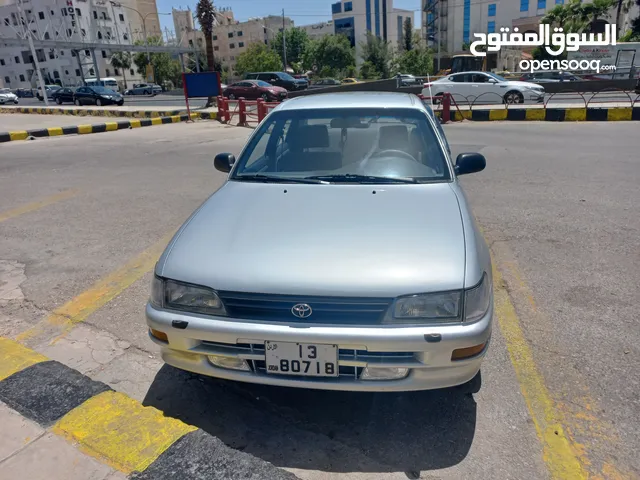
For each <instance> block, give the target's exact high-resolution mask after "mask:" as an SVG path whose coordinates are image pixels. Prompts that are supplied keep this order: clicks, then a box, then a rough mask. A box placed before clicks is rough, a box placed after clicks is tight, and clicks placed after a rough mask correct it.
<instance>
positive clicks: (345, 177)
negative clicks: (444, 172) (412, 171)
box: [304, 173, 420, 183]
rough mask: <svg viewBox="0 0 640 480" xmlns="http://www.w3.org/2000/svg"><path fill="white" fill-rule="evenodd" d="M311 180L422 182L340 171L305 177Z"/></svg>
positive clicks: (413, 179) (412, 179)
mask: <svg viewBox="0 0 640 480" xmlns="http://www.w3.org/2000/svg"><path fill="white" fill-rule="evenodd" d="M304 178H305V179H309V180H325V181H327V182H358V183H420V182H419V181H418V180H416V179H415V178H405V177H378V176H375V175H359V174H357V173H340V174H336V175H314V176H312V177H304Z"/></svg>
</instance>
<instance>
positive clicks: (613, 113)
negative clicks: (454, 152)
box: [438, 107, 640, 122]
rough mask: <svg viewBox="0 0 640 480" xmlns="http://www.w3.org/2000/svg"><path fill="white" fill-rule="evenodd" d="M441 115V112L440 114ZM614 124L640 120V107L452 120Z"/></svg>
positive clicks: (522, 111) (460, 113) (509, 112)
mask: <svg viewBox="0 0 640 480" xmlns="http://www.w3.org/2000/svg"><path fill="white" fill-rule="evenodd" d="M438 113H440V112H438ZM463 119H464V120H472V121H476V122H486V121H509V120H512V121H543V122H544V121H546V122H613V121H629V120H640V107H615V108H601V107H600V108H595V107H594V108H508V109H506V108H505V109H500V110H452V111H451V120H452V121H454V122H457V121H460V120H463Z"/></svg>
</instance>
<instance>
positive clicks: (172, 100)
mask: <svg viewBox="0 0 640 480" xmlns="http://www.w3.org/2000/svg"><path fill="white" fill-rule="evenodd" d="M593 97H595V98H593ZM639 97H640V95H638V94H635V93H633V92H630V93H629V94H628V95H627V94H625V93H622V92H602V93H599V94H597V95H595V94H593V93H584V94H577V93H558V94H555V95H553V96H551V95H546V97H545V98H546V99H548V100H549V105H553V104H565V103H568V104H581V103H582V104H585V103H586V102H591V101H593V102H595V103H599V102H604V103H608V102H633V101H635V100H636V99H637V98H639ZM592 98H593V100H591V99H592ZM455 99H456V101H458V103H460V104H461V105H464V104H465V102H464V100H462V99H461V98H458V96H456V97H455ZM471 101H473V100H471ZM205 103H206V100H205V99H200V98H195V99H190V100H189V105H190V106H191V107H192V108H198V107H203V106H204V105H205ZM499 103H501V102H500V101H499V99H498V97H497V96H495V98H494V95H486V96H484V97H482V98H480V99H478V100H477V102H476V104H478V105H487V104H499ZM536 103H537V102H533V101H530V100H526V101H525V104H526V105H532V104H536ZM124 104H125V105H126V106H136V107H140V108H144V107H145V106H147V107H149V106H153V107H159V106H162V107H167V108H173V107H183V108H185V102H184V98H183V97H180V96H175V95H156V96H155V97H143V96H125V97H124ZM20 105H22V106H26V107H30V106H35V107H43V106H44V102H41V101H39V100H38V99H37V98H21V99H20ZM51 105H52V106H54V105H55V103H54V102H51ZM116 108H117V107H116Z"/></svg>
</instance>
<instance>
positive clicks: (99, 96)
mask: <svg viewBox="0 0 640 480" xmlns="http://www.w3.org/2000/svg"><path fill="white" fill-rule="evenodd" d="M73 103H75V104H76V105H86V104H93V105H97V106H98V107H100V106H102V105H114V104H116V105H122V104H124V98H123V97H122V95H120V94H119V93H118V92H116V91H114V90H111V89H109V88H106V87H100V86H97V87H78V88H77V89H76V91H75V93H74V95H73Z"/></svg>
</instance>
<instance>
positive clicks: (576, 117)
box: [564, 108, 587, 122]
mask: <svg viewBox="0 0 640 480" xmlns="http://www.w3.org/2000/svg"><path fill="white" fill-rule="evenodd" d="M586 119H587V109H586V108H567V109H566V110H565V111H564V121H565V122H584V121H585V120H586Z"/></svg>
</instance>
